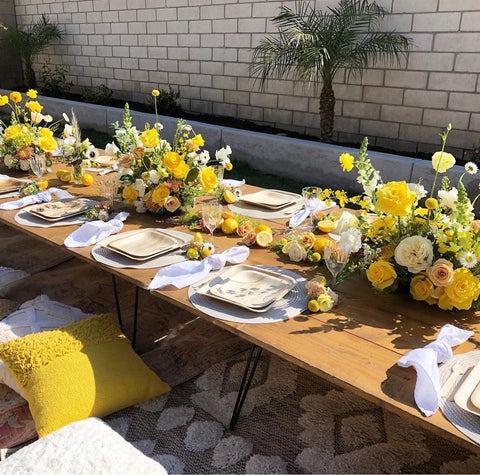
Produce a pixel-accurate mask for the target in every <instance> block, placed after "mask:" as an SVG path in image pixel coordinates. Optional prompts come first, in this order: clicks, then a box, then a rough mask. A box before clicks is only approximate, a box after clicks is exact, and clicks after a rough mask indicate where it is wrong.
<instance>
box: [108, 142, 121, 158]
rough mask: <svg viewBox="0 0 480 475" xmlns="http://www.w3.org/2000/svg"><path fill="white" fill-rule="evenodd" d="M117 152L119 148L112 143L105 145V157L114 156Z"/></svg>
mask: <svg viewBox="0 0 480 475" xmlns="http://www.w3.org/2000/svg"><path fill="white" fill-rule="evenodd" d="M117 152H120V150H119V148H118V147H117V146H116V145H115V144H114V143H113V142H112V143H107V145H105V155H112V156H113V155H116V154H117Z"/></svg>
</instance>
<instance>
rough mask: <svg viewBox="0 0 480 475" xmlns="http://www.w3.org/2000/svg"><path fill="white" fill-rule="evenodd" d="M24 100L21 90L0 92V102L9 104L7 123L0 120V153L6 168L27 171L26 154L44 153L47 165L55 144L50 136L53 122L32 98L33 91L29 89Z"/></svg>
mask: <svg viewBox="0 0 480 475" xmlns="http://www.w3.org/2000/svg"><path fill="white" fill-rule="evenodd" d="M26 96H27V97H28V99H30V100H28V101H26V102H25V104H24V105H22V102H23V100H24V98H23V96H22V94H21V93H20V92H17V91H13V92H11V93H10V95H9V96H0V106H6V105H8V106H10V108H11V110H12V112H11V120H10V125H8V126H7V125H6V124H4V123H3V122H2V121H0V156H1V157H3V162H4V164H5V166H6V167H7V168H12V169H17V170H23V171H29V170H30V162H29V160H30V158H33V157H34V156H36V155H45V157H46V159H47V160H46V163H47V166H50V165H51V158H52V152H53V151H54V150H55V149H56V148H57V142H56V140H55V138H54V137H53V132H54V129H55V126H56V125H57V124H56V123H54V122H53V118H52V116H50V115H44V114H42V110H43V106H42V105H41V104H40V103H39V102H38V101H36V100H34V99H36V98H37V91H35V90H34V89H30V90H28V91H27V93H26Z"/></svg>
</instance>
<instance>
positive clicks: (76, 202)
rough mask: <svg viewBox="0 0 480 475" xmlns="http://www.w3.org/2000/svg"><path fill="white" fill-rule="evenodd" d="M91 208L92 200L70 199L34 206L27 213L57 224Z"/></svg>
mask: <svg viewBox="0 0 480 475" xmlns="http://www.w3.org/2000/svg"><path fill="white" fill-rule="evenodd" d="M91 206H92V203H91V200H84V199H81V198H80V199H75V198H74V199H72V198H68V199H64V200H56V201H50V202H48V203H40V204H38V205H33V206H31V207H30V208H28V209H27V210H26V211H28V212H29V213H30V214H33V215H34V216H37V217H38V218H42V219H44V220H46V221H51V222H55V221H60V220H62V219H65V218H70V217H71V216H76V215H77V214H82V213H84V212H85V211H87V209H88V208H90V207H91Z"/></svg>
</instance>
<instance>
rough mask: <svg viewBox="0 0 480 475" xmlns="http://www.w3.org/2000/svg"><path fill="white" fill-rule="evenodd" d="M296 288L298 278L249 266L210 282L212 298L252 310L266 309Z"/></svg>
mask: <svg viewBox="0 0 480 475" xmlns="http://www.w3.org/2000/svg"><path fill="white" fill-rule="evenodd" d="M294 286H295V279H293V278H292V277H290V276H287V275H284V274H279V273H277V272H273V271H268V270H264V269H259V268H258V267H254V266H249V265H244V264H240V265H236V266H232V267H228V268H227V269H225V271H223V272H222V273H221V274H220V275H219V276H217V277H215V278H214V279H212V280H211V281H209V283H208V292H209V293H210V296H215V297H216V298H218V299H221V300H224V301H227V302H230V303H233V304H235V305H238V306H240V307H244V308H248V309H251V310H253V309H257V310H258V309H264V308H265V307H268V306H269V305H271V304H273V303H274V302H275V301H276V300H278V299H280V298H282V297H283V296H284V295H285V294H286V293H288V291H289V290H291V289H292V288H293V287H294Z"/></svg>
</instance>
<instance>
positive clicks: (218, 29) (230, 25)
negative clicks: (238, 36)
mask: <svg viewBox="0 0 480 475" xmlns="http://www.w3.org/2000/svg"><path fill="white" fill-rule="evenodd" d="M212 31H213V33H231V32H232V31H237V20H236V19H230V20H212Z"/></svg>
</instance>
